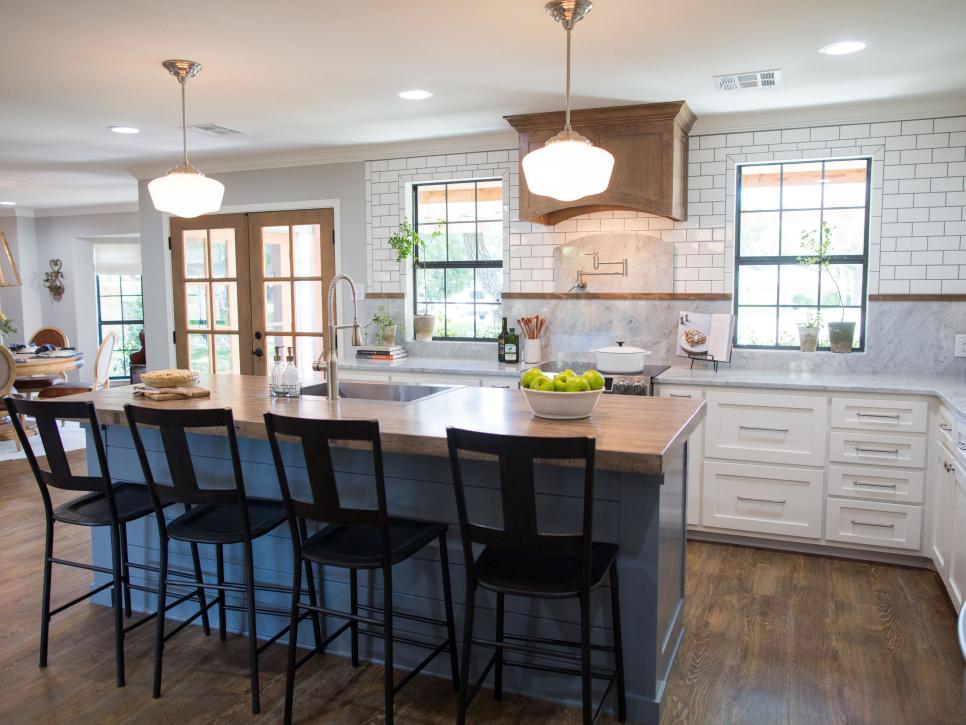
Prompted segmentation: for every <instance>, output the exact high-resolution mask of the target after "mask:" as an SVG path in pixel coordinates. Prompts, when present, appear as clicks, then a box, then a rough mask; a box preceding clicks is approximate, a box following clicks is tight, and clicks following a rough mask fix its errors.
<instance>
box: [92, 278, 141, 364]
mask: <svg viewBox="0 0 966 725" xmlns="http://www.w3.org/2000/svg"><path fill="white" fill-rule="evenodd" d="M97 326H98V334H97V338H98V342H100V341H102V340H103V339H104V336H105V335H107V333H109V332H114V333H115V334H116V335H117V337H116V346H115V348H114V357H113V358H112V359H111V372H110V375H111V379H112V380H115V379H117V380H120V379H126V378H129V377H130V375H131V368H130V364H131V363H130V360H129V359H128V356H129V355H130V354H131V353H132V352H134V351H136V350H140V349H141V341H140V340H139V338H138V336H139V335H140V334H141V330H143V329H144V304H143V300H142V297H141V275H139V274H99V275H97Z"/></svg>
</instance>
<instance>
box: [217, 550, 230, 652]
mask: <svg viewBox="0 0 966 725" xmlns="http://www.w3.org/2000/svg"><path fill="white" fill-rule="evenodd" d="M215 576H216V577H217V580H218V586H219V587H220V586H221V585H222V584H224V583H225V545H224V544H215ZM217 601H218V639H220V640H221V641H222V642H224V641H225V640H227V639H228V623H227V622H226V621H225V590H224V589H219V590H218V598H217Z"/></svg>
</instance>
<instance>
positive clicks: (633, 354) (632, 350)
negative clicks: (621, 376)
mask: <svg viewBox="0 0 966 725" xmlns="http://www.w3.org/2000/svg"><path fill="white" fill-rule="evenodd" d="M593 352H594V356H595V358H596V360H597V369H598V370H599V371H600V372H602V373H639V372H641V370H643V369H644V358H645V357H646V356H647V355H650V354H651V352H650V350H644V349H642V348H639V347H634V346H633V345H627V346H625V345H624V343H623V342H622V341H619V342H618V343H617V344H616V345H611V346H610V347H600V348H597V349H596V350H594V351H593Z"/></svg>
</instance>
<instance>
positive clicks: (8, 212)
mask: <svg viewBox="0 0 966 725" xmlns="http://www.w3.org/2000/svg"><path fill="white" fill-rule="evenodd" d="M34 216H36V214H34V210H33V209H28V208H27V207H22V206H6V207H0V218H5V219H10V218H20V219H33V218H34Z"/></svg>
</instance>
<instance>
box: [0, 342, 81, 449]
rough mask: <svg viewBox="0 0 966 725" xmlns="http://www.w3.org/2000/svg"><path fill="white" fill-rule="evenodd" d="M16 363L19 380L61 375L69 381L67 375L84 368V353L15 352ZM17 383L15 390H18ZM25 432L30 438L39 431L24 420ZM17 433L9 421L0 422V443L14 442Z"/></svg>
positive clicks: (59, 351) (75, 351) (70, 351)
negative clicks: (38, 376)
mask: <svg viewBox="0 0 966 725" xmlns="http://www.w3.org/2000/svg"><path fill="white" fill-rule="evenodd" d="M13 359H14V362H16V363H17V378H30V377H34V376H37V375H59V376H60V377H62V378H63V379H64V380H67V374H68V373H69V372H71V371H72V370H77V369H79V368H82V367H83V366H84V353H82V352H79V351H77V350H53V351H50V352H42V353H33V352H31V353H17V352H16V351H13ZM16 387H17V386H16V382H15V383H14V389H16ZM22 422H23V427H24V432H25V433H26V434H27V435H28V436H33V435H36V433H37V429H36V427H35V426H34V425H33V423H32V422H31V421H29V420H24V421H22ZM16 437H17V434H16V431H14V429H13V426H12V425H11V424H10V421H9V419H3V421H0V441H9V440H14V439H15V438H16Z"/></svg>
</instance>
